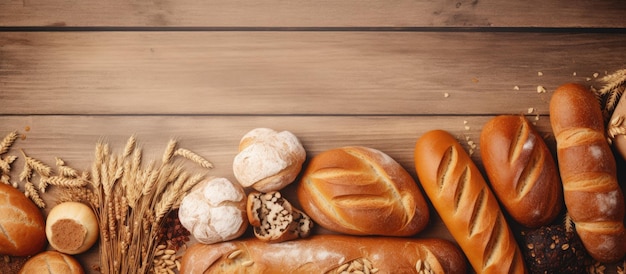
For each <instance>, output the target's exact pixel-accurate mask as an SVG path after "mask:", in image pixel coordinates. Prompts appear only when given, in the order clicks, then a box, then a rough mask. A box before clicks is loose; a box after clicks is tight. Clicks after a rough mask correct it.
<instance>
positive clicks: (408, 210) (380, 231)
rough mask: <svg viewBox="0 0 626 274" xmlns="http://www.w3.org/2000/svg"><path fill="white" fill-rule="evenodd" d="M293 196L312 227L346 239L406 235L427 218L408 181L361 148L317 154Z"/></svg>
mask: <svg viewBox="0 0 626 274" xmlns="http://www.w3.org/2000/svg"><path fill="white" fill-rule="evenodd" d="M297 192H298V199H299V202H300V204H301V206H302V209H303V211H304V212H306V214H308V215H309V216H310V217H311V218H312V219H313V220H314V221H315V223H316V224H319V225H320V226H322V227H324V228H326V229H328V230H331V231H335V232H340V233H345V234H350V235H382V236H410V235H414V234H416V233H418V232H419V231H421V230H423V229H424V228H425V227H426V225H427V223H428V220H429V217H430V216H429V211H428V205H427V204H426V200H425V199H424V196H423V194H422V193H421V191H420V189H419V187H418V186H417V184H416V182H415V180H414V179H413V177H411V175H410V174H409V173H408V172H407V171H406V170H405V169H404V168H403V167H402V166H401V165H400V164H399V163H397V162H396V161H395V160H393V159H392V158H391V157H389V156H388V155H386V154H384V153H383V152H381V151H378V150H375V149H371V148H366V147H358V146H354V147H342V148H336V149H331V150H328V151H325V152H323V153H320V154H318V155H316V156H315V157H313V158H312V159H311V161H310V163H309V164H308V166H307V168H306V171H305V172H304V174H303V175H302V179H301V181H300V183H299V185H298V189H297Z"/></svg>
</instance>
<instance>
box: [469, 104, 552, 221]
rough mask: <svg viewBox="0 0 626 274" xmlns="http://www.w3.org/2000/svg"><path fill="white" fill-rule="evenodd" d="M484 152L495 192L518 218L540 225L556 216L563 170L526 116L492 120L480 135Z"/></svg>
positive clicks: (508, 209)
mask: <svg viewBox="0 0 626 274" xmlns="http://www.w3.org/2000/svg"><path fill="white" fill-rule="evenodd" d="M480 152H481V159H482V161H483V165H484V167H485V170H486V173H487V176H488V177H489V183H490V184H491V187H492V189H493V192H494V194H495V195H496V196H497V197H498V200H499V201H500V202H501V204H502V205H503V207H504V208H505V209H506V211H507V212H508V213H509V214H510V215H511V217H512V218H513V219H514V220H515V221H517V222H518V223H520V224H522V225H524V226H526V227H530V228H536V227H540V226H543V225H547V224H549V223H550V222H551V221H553V220H554V218H556V216H557V215H558V214H559V212H560V211H561V208H562V204H563V188H562V185H561V180H560V178H559V172H558V169H557V168H556V163H555V161H554V158H553V157H552V153H551V152H550V150H549V149H548V146H547V145H546V144H545V142H544V141H543V139H542V138H541V136H540V135H539V134H538V133H537V131H535V129H534V127H533V126H532V125H531V124H530V123H529V122H528V120H526V118H525V117H524V116H522V115H501V116H497V117H495V118H493V119H491V120H489V121H488V122H487V123H486V124H485V125H484V126H483V129H482V132H481V135H480Z"/></svg>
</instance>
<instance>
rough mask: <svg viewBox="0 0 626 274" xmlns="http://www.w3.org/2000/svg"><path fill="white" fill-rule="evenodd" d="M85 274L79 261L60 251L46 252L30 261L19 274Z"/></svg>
mask: <svg viewBox="0 0 626 274" xmlns="http://www.w3.org/2000/svg"><path fill="white" fill-rule="evenodd" d="M31 273H37V274H83V273H85V271H84V270H83V267H82V266H81V265H80V263H78V261H77V260H76V259H75V258H74V257H72V256H70V255H66V254H63V253H61V252H58V251H45V252H42V253H39V254H37V255H36V256H34V257H32V258H30V259H28V261H26V263H25V264H24V266H23V267H22V269H20V272H19V274H31Z"/></svg>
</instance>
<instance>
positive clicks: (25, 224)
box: [0, 183, 46, 256]
mask: <svg viewBox="0 0 626 274" xmlns="http://www.w3.org/2000/svg"><path fill="white" fill-rule="evenodd" d="M0 216H1V217H0V254H4V255H13V256H29V255H34V254H36V253H38V252H40V251H41V250H43V248H44V246H45V245H46V231H45V221H44V218H43V214H42V213H41V211H40V210H39V208H37V206H36V205H35V204H34V203H33V202H32V201H31V200H29V199H28V198H26V197H25V196H24V193H22V192H20V191H19V190H17V189H15V188H13V187H12V186H10V185H7V184H4V183H0Z"/></svg>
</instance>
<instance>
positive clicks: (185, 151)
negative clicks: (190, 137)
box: [174, 148, 213, 168]
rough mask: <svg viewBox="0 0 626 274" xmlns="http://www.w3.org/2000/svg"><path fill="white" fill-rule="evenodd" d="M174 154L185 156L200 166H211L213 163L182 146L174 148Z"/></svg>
mask: <svg viewBox="0 0 626 274" xmlns="http://www.w3.org/2000/svg"><path fill="white" fill-rule="evenodd" d="M174 155H178V156H182V157H184V158H187V159H189V160H191V161H192V162H195V163H196V164H198V165H200V166H201V167H204V168H213V164H212V163H211V162H209V161H208V160H206V159H204V158H202V156H200V155H198V154H196V153H194V152H193V151H190V150H188V149H184V148H179V149H177V150H176V153H174Z"/></svg>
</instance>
